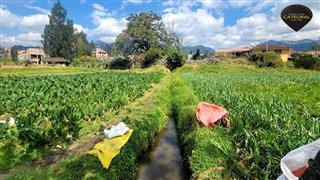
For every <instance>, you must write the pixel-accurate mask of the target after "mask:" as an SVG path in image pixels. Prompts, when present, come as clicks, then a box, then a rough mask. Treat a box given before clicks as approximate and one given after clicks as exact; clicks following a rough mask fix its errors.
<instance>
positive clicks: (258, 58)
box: [247, 52, 283, 67]
mask: <svg viewBox="0 0 320 180" xmlns="http://www.w3.org/2000/svg"><path fill="white" fill-rule="evenodd" d="M247 58H248V60H249V61H250V62H253V63H255V64H256V65H257V66H259V67H276V66H281V65H283V62H282V60H281V57H280V55H279V54H277V53H274V52H267V53H256V54H249V55H247Z"/></svg>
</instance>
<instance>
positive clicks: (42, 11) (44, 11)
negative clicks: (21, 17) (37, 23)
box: [25, 5, 50, 14]
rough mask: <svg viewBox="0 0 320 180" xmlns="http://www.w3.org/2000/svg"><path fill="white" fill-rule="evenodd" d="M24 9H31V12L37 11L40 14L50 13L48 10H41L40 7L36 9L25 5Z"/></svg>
mask: <svg viewBox="0 0 320 180" xmlns="http://www.w3.org/2000/svg"><path fill="white" fill-rule="evenodd" d="M25 7H26V8H28V9H33V10H36V11H39V12H40V13H42V14H49V12H50V11H49V10H47V9H43V8H41V7H38V6H31V5H25Z"/></svg>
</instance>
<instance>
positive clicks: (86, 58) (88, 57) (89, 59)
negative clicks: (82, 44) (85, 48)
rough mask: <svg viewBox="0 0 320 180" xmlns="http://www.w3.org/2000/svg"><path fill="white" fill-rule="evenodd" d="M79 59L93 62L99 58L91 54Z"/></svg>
mask: <svg viewBox="0 0 320 180" xmlns="http://www.w3.org/2000/svg"><path fill="white" fill-rule="evenodd" d="M79 60H80V61H81V62H93V61H96V60H97V59H96V58H93V57H90V56H82V57H80V58H79Z"/></svg>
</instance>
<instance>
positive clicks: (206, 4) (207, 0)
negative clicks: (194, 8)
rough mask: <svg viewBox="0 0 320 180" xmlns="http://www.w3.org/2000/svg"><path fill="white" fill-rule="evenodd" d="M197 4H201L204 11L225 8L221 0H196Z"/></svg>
mask: <svg viewBox="0 0 320 180" xmlns="http://www.w3.org/2000/svg"><path fill="white" fill-rule="evenodd" d="M198 2H199V3H201V4H202V7H203V8H205V9H212V8H217V9H220V8H223V7H224V6H225V2H223V1H222V0H214V1H213V0H198Z"/></svg>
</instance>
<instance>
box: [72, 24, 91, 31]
mask: <svg viewBox="0 0 320 180" xmlns="http://www.w3.org/2000/svg"><path fill="white" fill-rule="evenodd" d="M73 28H74V29H75V30H76V31H78V32H81V31H83V32H84V33H87V32H88V31H89V29H88V28H84V27H83V26H81V25H80V24H73Z"/></svg>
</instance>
